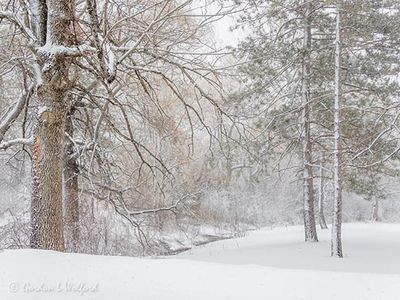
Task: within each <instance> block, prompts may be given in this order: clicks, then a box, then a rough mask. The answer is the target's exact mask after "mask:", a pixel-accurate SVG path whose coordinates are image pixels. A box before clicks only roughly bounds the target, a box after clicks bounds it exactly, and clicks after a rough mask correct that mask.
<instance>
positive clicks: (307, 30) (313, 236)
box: [302, 1, 318, 242]
mask: <svg viewBox="0 0 400 300" xmlns="http://www.w3.org/2000/svg"><path fill="white" fill-rule="evenodd" d="M305 6H306V11H305V16H304V21H305V22H304V56H303V70H302V72H303V78H302V95H303V105H304V108H303V197H304V198H303V201H304V203H303V204H304V232H305V241H306V242H317V241H318V237H317V229H316V226H315V214H314V198H315V195H314V186H313V180H314V178H313V172H312V141H311V103H310V100H311V91H310V76H311V18H310V13H311V5H310V2H309V1H307V2H306V4H305Z"/></svg>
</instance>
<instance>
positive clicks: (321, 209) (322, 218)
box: [318, 157, 328, 229]
mask: <svg viewBox="0 0 400 300" xmlns="http://www.w3.org/2000/svg"><path fill="white" fill-rule="evenodd" d="M323 159H324V158H323V157H322V159H321V160H322V161H323ZM322 161H321V166H320V174H319V188H318V192H319V197H318V219H319V226H320V227H321V229H328V226H327V225H326V220H325V213H324V201H325V180H324V175H325V174H324V168H323V166H322Z"/></svg>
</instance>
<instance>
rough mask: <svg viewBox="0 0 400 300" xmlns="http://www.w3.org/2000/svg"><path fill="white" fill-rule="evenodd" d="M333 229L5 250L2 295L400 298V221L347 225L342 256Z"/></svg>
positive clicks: (182, 299)
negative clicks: (184, 248) (165, 247)
mask: <svg viewBox="0 0 400 300" xmlns="http://www.w3.org/2000/svg"><path fill="white" fill-rule="evenodd" d="M328 235H329V232H328V231H325V232H320V239H321V242H320V243H316V244H307V245H305V244H304V243H303V242H302V230H301V227H289V228H287V229H286V228H275V229H273V230H270V229H263V230H259V231H255V232H252V233H250V234H249V235H248V236H247V237H245V238H241V239H234V240H224V241H220V242H216V243H212V244H209V245H206V246H202V247H199V248H197V249H194V250H191V251H190V252H186V253H182V254H181V255H179V256H176V257H169V258H159V259H151V258H145V259H141V258H129V257H104V256H90V255H77V254H60V253H55V252H51V251H35V250H6V251H3V252H2V253H0V266H1V269H0V299H41V300H46V299H52V300H53V299H96V300H103V299H104V300H105V299H107V300H109V299H127V300H129V299H132V300H134V299H139V300H146V299H151V300H153V299H154V300H159V299H168V300H172V299H174V300H191V299H219V300H225V299H226V300H228V299H263V300H266V299H271V300H281V299H287V300H298V299H304V300H312V299H325V300H329V299H335V300H338V299H340V300H344V299H349V300H358V299H360V300H361V299H363V300H364V299H371V300H379V299H381V300H391V299H393V300H398V299H400V225H388V224H346V225H345V226H344V230H343V235H344V243H345V244H344V247H345V248H344V249H345V252H346V254H347V256H346V257H345V258H344V259H343V260H339V259H335V258H331V257H329V243H328V242H327V241H328Z"/></svg>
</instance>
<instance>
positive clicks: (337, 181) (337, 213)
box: [331, 0, 343, 257]
mask: <svg viewBox="0 0 400 300" xmlns="http://www.w3.org/2000/svg"><path fill="white" fill-rule="evenodd" d="M341 9H342V8H341V1H340V0H338V1H337V2H336V41H335V45H336V51H335V105H334V116H335V120H334V139H335V141H334V153H333V154H334V185H335V189H334V200H333V201H334V202H333V220H332V240H331V255H332V256H336V257H343V250H342V190H343V172H342V132H341V121H342V116H341V106H342V103H341V102H342V99H341V98H342V86H341V84H342V82H341V80H342V79H341V67H342V38H341Z"/></svg>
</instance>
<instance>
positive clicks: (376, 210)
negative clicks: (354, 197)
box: [372, 197, 379, 222]
mask: <svg viewBox="0 0 400 300" xmlns="http://www.w3.org/2000/svg"><path fill="white" fill-rule="evenodd" d="M372 221H373V222H379V199H378V197H374V200H373V201H372Z"/></svg>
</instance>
